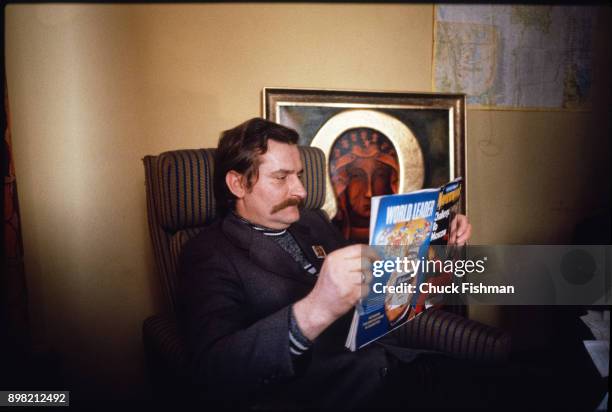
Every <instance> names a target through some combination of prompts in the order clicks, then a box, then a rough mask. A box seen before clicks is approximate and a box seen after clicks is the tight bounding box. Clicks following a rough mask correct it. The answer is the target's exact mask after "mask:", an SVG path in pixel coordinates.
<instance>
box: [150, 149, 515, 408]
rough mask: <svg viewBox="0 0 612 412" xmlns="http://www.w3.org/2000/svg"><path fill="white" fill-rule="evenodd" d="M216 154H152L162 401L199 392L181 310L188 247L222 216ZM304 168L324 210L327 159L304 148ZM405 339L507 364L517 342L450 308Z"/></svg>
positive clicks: (155, 369)
mask: <svg viewBox="0 0 612 412" xmlns="http://www.w3.org/2000/svg"><path fill="white" fill-rule="evenodd" d="M213 155H214V149H193V150H175V151H169V152H164V153H162V154H160V155H158V156H145V158H144V159H143V162H144V169H145V186H146V198H147V213H148V221H149V231H150V235H151V241H152V243H153V251H154V255H155V263H156V266H157V272H158V274H159V278H160V281H161V284H162V285H163V290H164V294H165V297H166V301H167V309H166V312H165V313H163V314H157V315H154V316H151V317H149V318H148V319H146V320H145V321H144V324H143V342H144V348H145V355H146V362H147V369H148V372H149V378H150V381H151V384H152V386H153V393H154V395H155V396H156V398H167V399H172V398H174V399H177V398H176V397H177V396H181V397H182V398H183V399H185V396H189V394H190V393H191V394H193V392H194V391H197V389H199V388H193V387H192V386H191V383H190V378H189V371H190V367H189V364H190V355H189V352H188V349H187V347H186V346H185V343H184V341H183V338H182V337H181V334H180V331H179V328H178V326H177V320H176V317H175V313H176V312H175V311H176V308H177V301H176V300H177V290H178V282H179V279H178V273H177V266H178V259H179V254H180V252H181V248H182V246H183V245H184V244H185V242H186V241H187V240H189V239H191V238H192V237H194V236H195V235H196V234H197V233H198V232H199V231H200V230H201V228H202V227H204V226H206V225H207V224H209V223H210V222H211V221H212V220H213V219H214V218H215V199H214V195H213V186H212V183H213V173H214V168H213ZM300 155H301V158H302V162H303V164H304V177H303V181H304V186H305V189H306V192H307V198H306V202H305V207H307V208H313V209H318V208H320V207H321V206H322V205H323V201H324V198H325V178H324V173H325V156H324V154H323V152H322V151H321V150H320V149H318V148H314V147H300ZM397 333H398V334H399V335H400V336H401V339H402V340H403V342H404V344H405V345H409V346H411V347H414V348H422V349H431V350H437V351H442V352H447V353H450V354H452V355H454V356H457V357H461V358H469V359H478V360H485V361H497V360H502V359H504V358H505V357H506V356H507V355H508V353H509V344H510V340H509V336H508V335H507V334H506V333H505V332H503V331H501V330H499V329H496V328H492V327H489V326H486V325H483V324H480V323H478V322H475V321H472V320H469V319H467V318H465V317H463V316H460V315H457V314H455V313H451V312H449V311H444V310H430V311H427V312H425V313H424V314H423V315H421V316H419V317H417V318H416V319H414V320H413V321H411V322H409V323H407V324H406V325H405V326H404V327H402V328H400V330H398V331H397Z"/></svg>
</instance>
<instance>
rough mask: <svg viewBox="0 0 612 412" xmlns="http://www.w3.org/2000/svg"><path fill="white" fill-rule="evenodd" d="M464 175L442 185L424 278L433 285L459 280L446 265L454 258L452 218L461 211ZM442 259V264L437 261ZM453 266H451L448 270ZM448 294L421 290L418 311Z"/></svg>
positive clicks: (417, 312)
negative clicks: (451, 241)
mask: <svg viewBox="0 0 612 412" xmlns="http://www.w3.org/2000/svg"><path fill="white" fill-rule="evenodd" d="M462 184H463V178H461V177H458V178H456V179H454V180H452V181H450V182H449V183H447V184H446V185H444V186H442V188H441V189H440V197H439V198H438V207H437V211H436V218H435V221H434V225H433V229H432V234H431V242H430V246H429V251H428V255H427V260H428V263H429V264H428V267H427V268H425V269H426V270H423V278H424V279H425V281H426V282H427V283H429V284H431V285H433V286H441V285H450V284H451V283H453V281H454V280H455V277H454V276H453V272H452V270H450V267H449V266H447V265H444V263H446V262H447V261H449V260H452V259H453V258H454V250H455V248H454V247H452V246H448V237H449V232H450V222H451V220H452V219H453V217H454V216H455V215H456V214H457V213H458V212H459V199H460V198H461V190H462ZM436 263H439V265H436ZM446 269H449V270H446ZM443 299H444V296H443V295H441V294H435V293H421V294H420V296H419V299H418V301H417V303H416V306H415V310H414V314H415V315H417V314H419V313H421V312H422V311H423V310H425V309H427V308H430V307H432V306H434V307H438V306H441V305H442V304H443V303H444V302H443Z"/></svg>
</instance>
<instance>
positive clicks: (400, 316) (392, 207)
mask: <svg viewBox="0 0 612 412" xmlns="http://www.w3.org/2000/svg"><path fill="white" fill-rule="evenodd" d="M440 191H441V189H440V188H437V189H423V190H418V191H415V192H411V193H406V194H393V195H385V196H375V197H373V198H372V206H371V214H370V242H369V243H370V245H371V246H373V247H374V249H375V250H376V251H377V252H378V254H379V255H380V260H378V261H376V262H374V264H373V271H372V274H373V279H372V282H371V284H370V285H369V286H368V292H367V295H366V296H365V297H364V298H362V299H361V300H360V302H359V303H358V304H357V305H356V307H355V311H354V314H353V321H352V323H351V327H350V330H349V334H348V336H347V339H346V343H345V346H346V347H347V348H349V349H350V350H351V351H355V350H357V349H359V348H362V347H363V346H365V345H367V344H368V343H370V342H373V341H375V340H376V339H378V338H380V337H381V336H383V335H385V334H387V333H389V332H390V331H392V330H393V329H395V328H397V327H399V326H401V325H402V324H403V323H405V322H406V321H407V320H408V319H409V318H411V312H414V306H415V304H416V302H417V299H418V283H420V282H421V281H422V279H420V276H419V273H418V272H419V271H418V269H417V270H415V266H414V264H411V263H410V262H412V263H415V262H418V261H420V260H422V259H423V258H425V257H426V256H427V252H428V249H429V243H430V238H431V234H432V231H433V227H434V223H435V217H436V211H437V203H438V198H439V197H440ZM394 262H395V263H397V265H394ZM391 266H393V267H391ZM412 317H413V316H412Z"/></svg>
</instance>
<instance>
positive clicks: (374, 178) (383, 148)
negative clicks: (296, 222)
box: [329, 127, 399, 243]
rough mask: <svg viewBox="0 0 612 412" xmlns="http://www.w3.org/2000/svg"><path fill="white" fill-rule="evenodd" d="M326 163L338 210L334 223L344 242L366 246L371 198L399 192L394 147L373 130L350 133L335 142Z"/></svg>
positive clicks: (354, 130)
mask: <svg viewBox="0 0 612 412" xmlns="http://www.w3.org/2000/svg"><path fill="white" fill-rule="evenodd" d="M329 163H330V168H329V170H330V178H331V182H332V187H333V190H334V194H335V196H336V200H337V210H338V211H337V214H336V216H335V217H334V218H333V222H334V224H336V226H337V227H338V228H339V229H340V231H341V232H342V234H343V236H344V237H345V238H346V239H350V240H354V241H358V242H363V243H367V242H368V236H369V227H370V203H371V199H372V196H379V195H386V194H391V193H397V191H398V180H399V162H398V158H397V154H396V152H395V149H394V147H393V144H392V143H391V141H390V140H389V139H388V138H387V137H386V136H385V135H384V134H382V133H381V132H379V131H376V130H374V129H371V128H365V127H363V128H355V129H350V130H347V131H345V132H344V133H342V134H341V135H340V136H339V137H338V138H337V139H336V141H335V142H334V144H333V146H332V150H331V154H330V160H329Z"/></svg>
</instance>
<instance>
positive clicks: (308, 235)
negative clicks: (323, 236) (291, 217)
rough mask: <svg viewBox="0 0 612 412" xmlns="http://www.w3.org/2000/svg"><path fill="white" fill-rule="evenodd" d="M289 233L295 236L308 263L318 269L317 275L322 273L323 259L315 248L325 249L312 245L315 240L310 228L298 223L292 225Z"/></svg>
mask: <svg viewBox="0 0 612 412" xmlns="http://www.w3.org/2000/svg"><path fill="white" fill-rule="evenodd" d="M289 232H290V233H291V234H292V235H293V238H294V239H295V241H296V242H297V243H298V245H300V248H301V249H302V252H304V256H305V257H306V259H308V261H309V262H310V263H312V264H313V265H314V267H316V268H317V273H318V272H320V271H321V266H323V258H321V257H319V256H317V255H316V253H315V249H314V247H316V246H320V248H321V250H324V249H323V247H322V246H321V245H315V244H313V243H312V242H313V239H315V238H314V237H313V236H312V231H311V230H310V227H309V226H307V225H304V224H302V223H300V222H299V221H298V222H296V223H294V224H293V225H291V227H290V228H289ZM311 276H312V275H311Z"/></svg>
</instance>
